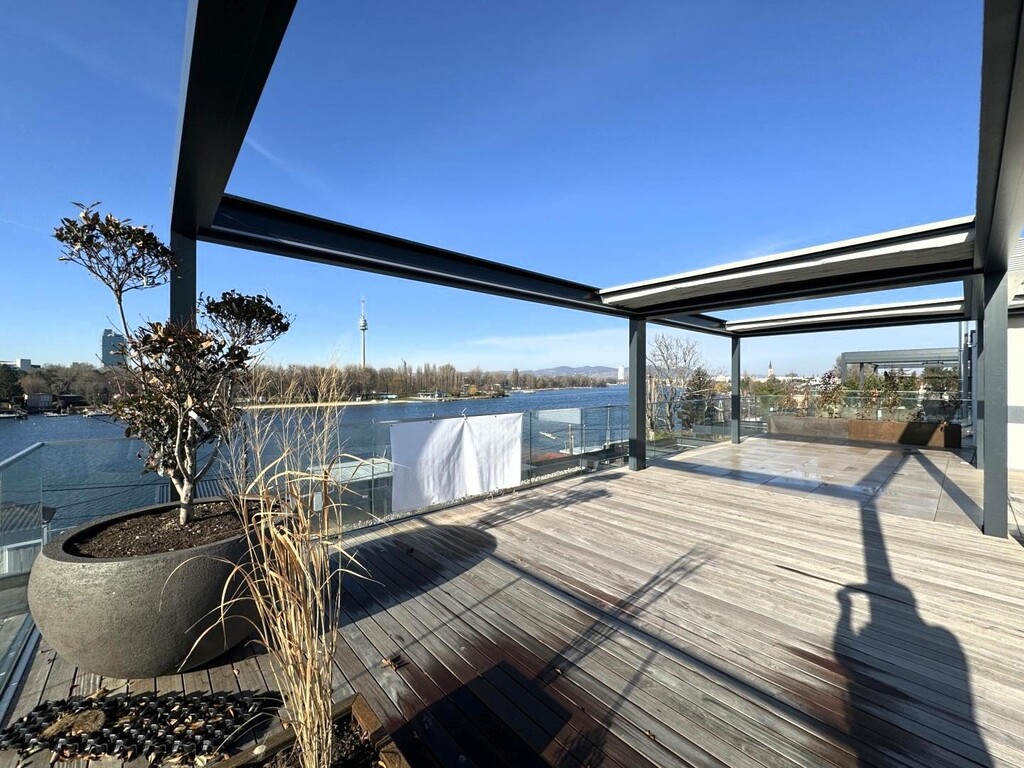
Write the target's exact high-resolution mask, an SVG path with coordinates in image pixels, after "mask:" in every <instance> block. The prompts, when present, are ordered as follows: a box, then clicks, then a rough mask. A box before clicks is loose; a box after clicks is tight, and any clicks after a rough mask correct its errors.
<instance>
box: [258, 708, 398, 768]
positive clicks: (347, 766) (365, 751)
mask: <svg viewBox="0 0 1024 768" xmlns="http://www.w3.org/2000/svg"><path fill="white" fill-rule="evenodd" d="M379 765H380V754H379V753H378V752H377V750H376V748H375V747H374V746H373V744H371V743H370V741H369V739H367V738H366V734H365V733H363V730H362V728H360V727H359V724H358V723H356V721H355V720H354V719H353V718H352V717H345V718H341V719H339V720H337V721H336V722H335V723H334V749H333V750H332V752H331V762H330V763H329V764H328V766H327V768H378V766H379ZM262 768H299V755H298V751H297V750H295V749H289V750H287V751H285V752H280V753H278V754H276V755H274V756H273V757H272V758H270V760H269V761H267V762H266V763H264V764H263V766H262Z"/></svg>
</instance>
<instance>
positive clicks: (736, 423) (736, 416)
mask: <svg viewBox="0 0 1024 768" xmlns="http://www.w3.org/2000/svg"><path fill="white" fill-rule="evenodd" d="M740 378H741V374H740V337H739V336H733V337H732V403H731V405H732V424H731V425H730V429H731V432H732V441H733V442H734V443H738V442H739V441H740V417H741V416H742V413H740Z"/></svg>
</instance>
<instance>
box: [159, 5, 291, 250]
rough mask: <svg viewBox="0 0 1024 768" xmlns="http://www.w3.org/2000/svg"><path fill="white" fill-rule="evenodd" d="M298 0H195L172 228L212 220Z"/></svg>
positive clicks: (190, 230)
mask: <svg viewBox="0 0 1024 768" xmlns="http://www.w3.org/2000/svg"><path fill="white" fill-rule="evenodd" d="M294 8H295V0H245V2H239V1H238V0H191V2H190V3H189V10H188V22H187V26H186V38H185V53H184V61H183V63H182V75H181V82H182V87H181V103H180V104H179V108H178V112H179V115H178V142H177V156H176V157H175V179H174V192H173V196H172V203H171V230H172V231H173V232H179V233H182V234H185V235H194V234H195V233H196V231H198V230H199V229H200V228H201V227H205V226H208V225H209V224H210V222H211V221H212V220H213V216H214V213H215V212H216V210H217V206H218V205H219V204H220V200H221V196H222V195H223V194H224V190H225V188H226V187H227V183H228V178H229V177H230V176H231V170H232V168H234V166H235V160H236V159H237V157H238V152H239V150H241V148H242V142H243V141H245V134H246V132H247V131H248V130H249V123H250V122H251V120H252V116H253V114H254V113H255V111H256V105H257V104H258V103H259V100H260V95H261V94H262V93H263V86H264V85H265V84H266V82H267V77H268V76H269V75H270V69H271V67H272V66H273V64H274V59H275V58H276V57H277V51H278V48H279V47H280V45H281V40H282V39H283V37H284V33H285V30H286V29H287V28H288V22H289V20H290V19H291V16H292V11H293V10H294Z"/></svg>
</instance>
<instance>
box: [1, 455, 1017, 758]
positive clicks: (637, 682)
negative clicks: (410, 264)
mask: <svg viewBox="0 0 1024 768" xmlns="http://www.w3.org/2000/svg"><path fill="white" fill-rule="evenodd" d="M1011 483H1012V485H1013V487H1014V489H1015V491H1016V492H1017V493H1024V476H1021V475H1011ZM980 487H981V484H980V473H979V472H978V471H977V470H975V469H973V468H972V467H971V466H970V465H969V464H966V463H965V462H964V461H963V460H962V459H961V457H960V456H959V455H957V454H956V453H953V452H949V451H943V450H930V449H914V448H905V447H897V448H892V447H881V446H874V445H856V444H849V443H847V444H834V443H818V442H807V441H797V440H783V439H776V438H772V437H752V438H748V439H747V440H745V441H744V442H743V443H742V444H740V445H732V444H719V445H716V446H710V447H708V448H704V449H699V450H696V451H690V452H687V453H684V454H680V455H678V456H675V457H667V458H663V459H659V460H656V461H654V462H652V466H650V467H649V468H648V469H647V470H646V471H644V472H629V471H627V470H625V469H621V468H620V469H610V470H607V471H603V472H598V473H593V474H588V475H585V476H582V477H578V478H575V479H570V480H566V481H562V482H560V483H556V484H550V485H546V486H543V487H540V488H534V489H530V490H527V491H524V492H519V493H516V494H513V495H509V496H504V497H499V498H495V499H491V500H484V501H480V502H477V503H472V504H466V505H462V506H458V507H453V508H450V509H447V510H442V511H439V512H434V513H430V514H427V515H423V516H420V517H416V518H414V519H410V520H406V521H402V522H397V523H394V524H392V525H390V526H386V527H378V528H376V529H371V530H368V531H366V532H362V533H357V534H354V535H351V536H349V537H347V538H346V539H345V547H346V549H347V550H348V551H350V552H355V553H357V554H358V556H359V557H360V558H361V559H362V561H363V562H364V564H365V565H366V566H367V568H368V569H369V571H370V572H371V573H372V574H373V579H372V580H370V581H367V580H364V579H349V580H348V581H347V583H346V587H345V600H344V611H345V616H344V619H343V623H342V625H341V627H340V628H339V632H340V633H341V636H342V638H343V640H344V642H343V643H342V645H341V647H340V649H339V652H338V656H337V687H336V695H337V696H338V697H339V698H343V697H345V696H347V695H348V694H350V693H351V692H353V691H358V692H360V693H362V694H363V695H364V696H365V697H366V699H367V700H368V701H369V702H370V703H371V704H372V705H373V706H374V707H375V708H376V709H377V711H378V712H379V713H380V714H381V715H382V717H383V720H384V724H385V726H386V727H387V728H388V729H389V730H390V731H391V732H392V734H393V735H394V737H395V739H396V741H397V742H398V744H399V746H400V747H401V748H402V749H403V750H404V751H405V754H406V755H407V756H408V757H409V758H410V760H412V761H413V762H414V764H415V765H438V766H453V765H460V766H461V765H465V766H471V765H477V766H499V765H509V766H526V765H558V766H585V765H598V764H600V765H615V766H622V767H623V768H633V767H634V766H641V765H651V766H666V765H695V766H707V765H722V766H789V765H815V766H826V765H828V766H854V765H872V766H921V767H922V768H931V767H932V766H938V765H955V766H959V765H1005V766H1012V765H1022V764H1024V740H1022V738H1021V733H1020V714H1019V713H1020V711H1021V710H1022V709H1024V679H1022V678H1021V676H1020V675H1019V674H1017V666H1018V665H1017V662H1016V659H1017V657H1018V655H1019V644H1020V639H1021V635H1020V618H1019V617H1020V612H1021V610H1022V608H1024V589H1022V587H1021V582H1020V579H1019V574H1020V572H1021V568H1022V567H1024V548H1022V546H1021V544H1020V543H1019V541H1015V540H1014V539H1012V538H1011V539H995V538H993V537H989V536H983V535H982V534H981V532H980V530H979V529H978V527H977V525H976V523H975V521H976V520H977V519H978V510H979V508H980V505H979V502H980V498H979V492H980ZM1017 511H1018V512H1019V511H1020V510H1017ZM1015 528H1016V525H1015ZM382 659H390V660H392V661H393V662H394V663H393V664H382ZM267 665H268V659H267V657H266V656H264V655H261V654H259V653H258V652H253V651H252V650H249V651H245V652H237V653H235V654H234V655H233V656H232V657H231V658H230V660H227V661H225V662H224V663H222V664H219V665H215V666H213V667H211V668H210V669H207V670H201V671H198V672H190V673H186V674H184V675H175V676H172V677H167V678H158V679H155V680H140V681H127V682H126V681H123V680H107V679H100V678H96V677H95V676H91V675H89V674H87V673H83V672H81V671H79V670H77V669H75V668H74V667H73V666H72V665H70V664H68V663H67V662H65V661H64V660H62V659H61V658H59V657H56V656H55V654H53V653H52V652H51V651H49V650H48V649H47V648H46V647H45V646H44V647H42V648H40V649H39V650H38V652H36V653H33V654H31V656H30V661H29V668H28V669H27V675H26V677H25V682H24V684H23V686H22V687H21V689H20V691H19V693H18V696H17V699H16V702H15V704H14V709H13V713H14V714H19V713H21V712H24V711H26V710H28V709H30V708H31V707H32V706H34V705H35V704H36V703H38V702H39V701H40V700H41V699H55V698H63V697H66V696H68V695H75V694H77V695H85V694H88V693H89V692H91V691H92V690H94V689H95V688H97V687H100V686H103V687H106V688H113V689H117V688H119V687H120V686H123V685H125V684H127V685H128V686H129V687H130V690H132V691H142V690H155V691H157V692H170V691H186V692H193V691H209V690H229V691H233V690H240V689H241V690H253V689H263V688H266V687H268V685H269V682H268V681H269V668H268V666H267ZM41 759H42V758H41V757H39V756H37V760H36V761H35V762H33V763H32V765H36V764H37V763H38V764H39V765H43V764H44V762H39V760H41Z"/></svg>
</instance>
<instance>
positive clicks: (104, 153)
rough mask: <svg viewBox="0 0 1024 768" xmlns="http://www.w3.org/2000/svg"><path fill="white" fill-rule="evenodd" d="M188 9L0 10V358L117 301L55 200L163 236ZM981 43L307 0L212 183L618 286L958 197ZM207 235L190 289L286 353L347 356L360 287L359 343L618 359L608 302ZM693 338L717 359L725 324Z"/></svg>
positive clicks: (68, 353) (83, 323) (951, 202)
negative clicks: (76, 262)
mask: <svg viewBox="0 0 1024 768" xmlns="http://www.w3.org/2000/svg"><path fill="white" fill-rule="evenodd" d="M184 23H185V6H184V3H183V2H181V1H180V0H177V1H174V2H157V3H152V2H145V3H139V2H129V1H128V0H118V1H116V2H115V1H111V2H103V3H96V2H81V0H75V1H74V2H71V1H70V0H61V1H53V2H49V1H48V2H45V3H31V4H13V5H11V6H10V7H7V8H5V9H4V13H3V14H2V15H0V67H2V69H3V72H4V77H3V79H2V81H0V99H2V109H0V146H2V147H3V160H2V163H0V266H2V271H3V278H2V280H0V359H11V358H15V357H30V358H32V359H33V361H35V362H41V363H47V362H57V363H67V362H71V361H74V360H84V361H95V359H96V356H97V355H98V354H99V341H100V334H101V332H102V329H103V328H104V327H105V326H107V325H108V321H107V318H108V317H112V316H113V309H114V308H113V305H112V303H111V302H110V301H109V300H108V297H107V295H106V293H105V289H103V288H102V286H100V285H99V284H98V283H96V282H95V281H93V280H92V279H91V278H89V277H88V276H87V275H86V274H85V273H84V272H82V271H81V270H79V269H78V268H77V267H74V266H72V265H65V264H59V263H58V262H57V260H56V257H57V254H58V248H57V243H56V242H55V241H54V240H53V239H52V238H50V237H49V233H50V232H51V231H52V228H53V227H54V225H55V224H56V223H57V222H58V220H59V218H60V217H61V216H62V215H69V214H70V213H71V211H72V208H71V205H70V201H72V200H80V201H85V202H91V201H95V200H101V201H103V203H104V208H106V209H109V210H111V211H113V212H115V213H116V214H117V215H120V216H125V217H131V218H133V219H134V220H135V221H136V222H139V223H147V224H152V225H153V226H154V228H155V230H156V231H157V232H158V233H159V234H160V235H161V236H164V237H166V236H167V227H168V219H169V196H170V186H171V180H172V171H173V169H172V160H173V154H174V141H175V134H176V120H177V102H178V90H179V78H180V70H181V57H182V47H183V36H184ZM980 64H981V2H980V0H927V1H926V0H907V1H905V2H898V3H894V2H892V1H891V0H863V1H862V2H857V3H838V2H822V3H808V2H776V3H760V2H745V3H740V2H729V1H722V2H715V3H707V2H681V1H680V0H666V1H664V2H645V1H643V0H640V1H638V2H631V3H622V2H611V1H609V0H596V1H595V0H566V1H565V2H557V3H550V2H543V3H542V2H534V1H528V2H521V3H506V4H495V3H478V2H469V0H459V1H455V2H442V3H423V2H412V1H409V2H398V1H395V2H381V3H354V4H353V3H335V2H327V0H320V1H319V2H314V1H312V0H302V1H301V2H300V3H299V6H298V9H297V11H296V14H295V16H294V18H293V22H292V26H291V28H290V29H289V32H288V35H287V36H286V38H285V41H284V45H283V48H282V51H281V54H280V56H279V58H278V62H277V65H276V67H275V69H274V72H273V73H272V75H271V78H270V82H269V83H268V86H267V89H266V91H265V93H264V96H263V100H262V102H261V104H260V108H259V110H258V112H257V114H256V118H255V120H254V122H253V125H252V127H251V129H250V132H249V139H248V141H247V144H246V146H245V147H244V149H243V151H242V154H241V156H240V158H239V161H238V164H237V165H236V168H235V172H234V175H233V177H232V179H231V182H230V184H229V187H228V189H229V190H230V191H232V192H234V193H237V194H241V195H244V196H249V197H255V198H258V199H262V200H265V201H267V202H270V203H274V204H278V205H282V206H285V207H289V208H295V209H298V210H303V211H307V212H310V213H314V214H318V215H323V216H328V217H331V218H336V219H340V220H342V221H346V222H350V223H353V224H356V225H359V226H363V227H367V228H370V229H377V230H382V231H385V232H390V233H393V234H397V235H400V236H403V237H408V238H411V239H416V240H421V241H424V242H428V243H432V244H435V245H440V246H443V247H447V248H452V249H455V250H459V251H463V252H465V253H469V254H472V255H476V256H481V257H484V258H488V259H493V260H497V261H502V262H507V263H511V264H515V265H518V266H522V267H526V268H529V269H534V270H539V271H544V272H549V273H552V274H555V275H559V276H562V277H566V278H570V279H574V280H578V281H581V282H585V283H590V284H594V285H597V286H610V285H615V284H620V283H624V282H630V281H634V280H639V279H643V278H648V277H655V276H658V275H663V274H669V273H676V272H681V271H685V270H688V269H692V268H696V267H700V266H706V265H711V264H716V263H722V262H725V261H731V260H734V259H739V258H748V257H752V256H759V255H765V254H769V253H773V252H777V251H781V250H786V249H790V248H795V247H800V246H805V245H813V244H817V243H825V242H830V241H833V240H838V239H842V238H846V237H853V236H858V235H864V234H870V233H874V232H880V231H885V230H889V229H894V228H898V227H903V226H910V225H914V224H920V223H925V222H929V221H936V220H940V219H946V218H950V217H954V216H960V215H965V214H971V213H973V212H974V194H975V180H976V173H977V168H976V163H977V130H978V94H979V79H980ZM199 257H200V259H199V284H200V288H201V290H203V291H206V292H211V293H212V292H219V291H221V290H225V289H227V288H237V289H239V290H242V291H247V292H253V291H266V292H269V293H270V294H271V296H272V297H273V298H274V299H275V300H276V301H278V302H279V303H280V304H282V305H283V306H284V307H285V309H286V310H288V311H289V312H290V313H291V314H293V315H294V317H295V322H294V326H293V329H292V331H290V332H289V334H287V335H286V336H285V337H284V338H282V339H281V340H280V341H279V342H278V343H277V344H276V345H275V346H274V347H273V348H272V349H271V350H270V351H269V357H270V359H271V360H272V361H275V362H282V363H291V362H297V363H314V362H328V361H330V360H331V359H332V358H333V359H336V360H339V361H341V362H355V361H356V360H357V358H358V354H359V341H358V331H357V329H356V323H357V320H358V316H359V299H360V297H365V298H366V301H367V316H368V319H369V324H370V331H369V335H368V347H369V354H368V357H369V361H370V363H371V364H375V365H389V364H395V363H397V362H399V361H400V360H402V359H405V360H407V361H409V362H410V363H412V364H418V363H422V362H439V363H440V362H445V361H449V362H452V363H454V364H455V365H457V366H459V367H471V366H473V365H476V364H479V365H481V366H482V367H485V368H492V369H494V368H506V369H507V368H511V367H513V366H516V367H519V368H520V369H529V368H540V367H546V366H549V365H558V364H567V365H587V364H592V365H619V364H623V363H625V361H626V329H625V323H624V322H623V321H618V320H614V319H608V318H603V317H600V316H596V315H590V314H585V313H577V312H570V311H564V310H556V309H552V308H546V307H542V306H539V305H532V304H526V303H522V302H513V301H509V300H502V299H497V298H493V297H489V296H482V295H476V294H472V293H468V292H462V291H455V290H451V289H444V288H438V287H432V286H427V285H422V284H418V283H414V282H409V281H402V280H397V279H393V278H384V277H379V276H374V275H369V274H365V273H360V272H354V271H348V270H341V269H336V268H327V267H323V266H319V265H314V264H307V263H304V262H297V261H292V260H287V259H281V258H277V257H270V256H265V255H262V254H257V253H248V252H242V251H235V250H229V249H224V248H218V247H214V246H210V245H204V244H200V251H199ZM956 290H957V287H956V286H946V287H934V288H930V289H927V290H923V291H917V292H915V294H914V295H915V297H917V298H925V297H929V296H943V295H951V294H954V293H955V292H956ZM901 295H905V294H898V295H897V298H898V296H901ZM140 298H141V300H137V301H135V302H134V303H133V304H132V307H131V309H132V312H133V314H134V316H135V317H139V316H153V317H160V316H163V315H165V314H166V308H167V294H166V290H165V289H160V290H156V291H152V292H150V294H149V295H147V296H143V297H140ZM887 298H892V297H887ZM878 301H879V297H878V296H873V295H862V296H859V297H855V298H854V299H852V300H851V299H847V300H844V302H843V303H844V304H845V303H864V304H868V303H877V302H878ZM800 308H801V307H800V306H799V305H777V306H774V307H768V308H764V309H762V310H759V311H757V312H756V313H754V314H775V313H779V312H784V311H795V310H799V309H800ZM747 314H751V313H747ZM655 332H657V327H653V328H652V329H651V331H650V333H655ZM701 338H703V339H706V342H705V345H704V346H705V352H706V356H707V357H708V358H709V359H710V361H711V362H712V364H713V365H715V366H716V367H720V368H724V367H725V366H726V364H727V353H728V350H727V342H725V341H724V340H721V339H715V338H713V337H701ZM955 343H956V328H955V326H954V327H950V326H931V327H924V328H917V329H905V330H886V331H884V332H882V333H871V332H848V333H844V334H827V335H819V336H807V337H784V338H776V339H767V340H759V341H752V342H749V343H747V344H746V345H745V347H744V349H745V353H744V357H745V359H744V367H745V368H746V369H748V370H750V371H752V372H759V371H763V370H764V368H766V367H767V362H768V360H769V359H771V360H772V361H773V363H774V367H775V369H776V371H777V372H786V371H789V370H796V371H798V372H807V373H812V372H820V371H822V370H824V369H825V368H826V367H828V366H829V365H830V364H831V362H832V360H833V359H834V358H835V355H836V354H838V353H839V352H841V351H844V350H852V349H874V348H891V347H904V346H907V347H912V346H944V345H954V344H955Z"/></svg>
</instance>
